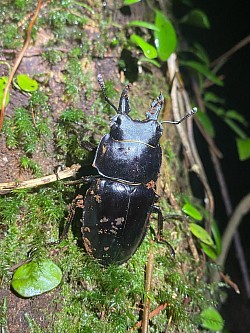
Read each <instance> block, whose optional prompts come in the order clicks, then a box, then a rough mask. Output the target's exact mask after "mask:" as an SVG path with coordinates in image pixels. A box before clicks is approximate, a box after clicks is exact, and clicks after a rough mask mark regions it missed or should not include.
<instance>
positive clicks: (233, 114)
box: [226, 110, 247, 126]
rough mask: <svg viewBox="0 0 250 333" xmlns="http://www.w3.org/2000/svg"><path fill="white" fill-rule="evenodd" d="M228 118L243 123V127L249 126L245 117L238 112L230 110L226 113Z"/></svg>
mask: <svg viewBox="0 0 250 333" xmlns="http://www.w3.org/2000/svg"><path fill="white" fill-rule="evenodd" d="M226 117H228V118H231V119H234V120H237V121H238V122H239V123H241V124H242V125H244V126H246V125H247V121H246V119H245V118H244V117H243V115H242V114H240V113H239V112H237V111H236V110H228V111H227V112H226Z"/></svg>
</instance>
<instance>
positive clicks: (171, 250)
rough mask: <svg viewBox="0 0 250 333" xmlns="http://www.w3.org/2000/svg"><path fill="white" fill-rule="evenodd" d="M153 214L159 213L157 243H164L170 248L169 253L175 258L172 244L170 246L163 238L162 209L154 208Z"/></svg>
mask: <svg viewBox="0 0 250 333" xmlns="http://www.w3.org/2000/svg"><path fill="white" fill-rule="evenodd" d="M152 213H157V216H158V218H157V224H158V228H157V229H158V230H157V235H156V237H157V242H160V243H164V244H166V245H167V246H168V248H169V251H170V254H171V257H175V251H174V249H173V247H172V246H171V244H169V242H167V241H166V240H165V239H164V238H163V235H162V232H163V215H162V211H161V209H160V207H158V206H155V205H154V206H152Z"/></svg>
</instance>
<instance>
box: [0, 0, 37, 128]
mask: <svg viewBox="0 0 250 333" xmlns="http://www.w3.org/2000/svg"><path fill="white" fill-rule="evenodd" d="M41 6H42V0H39V1H38V4H37V8H36V11H35V14H34V16H33V17H32V19H31V21H30V23H29V27H28V30H27V37H26V41H25V44H24V46H23V48H22V50H21V52H20V53H19V55H18V57H17V58H16V61H15V63H14V66H13V68H12V71H11V73H10V76H9V78H8V82H7V84H6V87H5V89H4V94H3V100H2V107H1V114H0V132H1V130H2V127H3V119H4V111H5V103H6V98H7V94H8V91H9V89H10V85H11V82H12V80H13V77H14V75H15V73H16V71H17V69H18V67H19V65H20V63H21V61H22V58H23V56H24V53H25V51H26V50H27V48H28V46H29V43H30V39H31V31H32V28H33V26H34V24H35V21H36V19H37V16H38V14H39V11H40V8H41Z"/></svg>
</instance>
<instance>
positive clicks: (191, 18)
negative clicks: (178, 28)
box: [180, 9, 210, 29]
mask: <svg viewBox="0 0 250 333" xmlns="http://www.w3.org/2000/svg"><path fill="white" fill-rule="evenodd" d="M180 23H186V24H189V25H192V26H195V27H199V28H205V29H209V28H210V22H209V20H208V17H207V15H206V13H204V12H203V11H202V10H200V9H193V10H191V11H190V12H189V13H188V14H187V15H185V16H184V17H183V18H182V19H181V20H180Z"/></svg>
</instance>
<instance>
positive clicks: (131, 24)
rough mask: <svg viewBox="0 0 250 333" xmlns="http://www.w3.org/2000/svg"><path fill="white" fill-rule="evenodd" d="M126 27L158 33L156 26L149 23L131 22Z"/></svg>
mask: <svg viewBox="0 0 250 333" xmlns="http://www.w3.org/2000/svg"><path fill="white" fill-rule="evenodd" d="M128 26H131V27H141V28H147V29H150V30H157V31H159V28H158V27H157V26H156V25H154V24H152V23H149V22H145V21H131V22H129V24H128Z"/></svg>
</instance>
